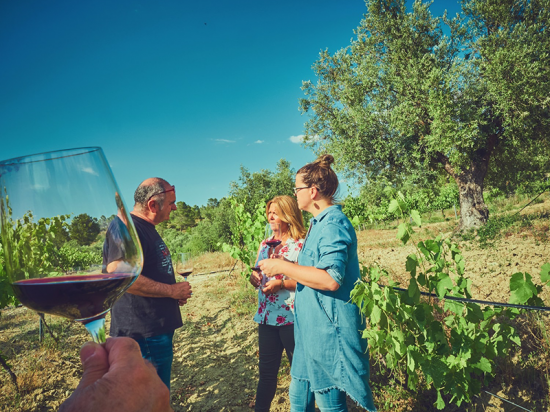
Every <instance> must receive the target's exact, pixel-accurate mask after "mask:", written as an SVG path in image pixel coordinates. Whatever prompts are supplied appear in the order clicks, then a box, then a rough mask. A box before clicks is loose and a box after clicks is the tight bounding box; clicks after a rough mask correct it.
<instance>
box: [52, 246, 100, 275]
mask: <svg viewBox="0 0 550 412" xmlns="http://www.w3.org/2000/svg"><path fill="white" fill-rule="evenodd" d="M98 244H99V242H98ZM101 253H102V251H101V249H97V248H93V247H90V246H80V245H78V243H77V242H76V241H74V240H72V241H70V242H68V243H65V244H64V245H63V246H62V247H61V248H60V249H59V251H58V255H57V259H56V260H57V268H58V270H59V271H60V272H63V273H64V272H67V271H71V270H74V269H77V268H87V267H89V266H91V265H101V262H102V255H101Z"/></svg>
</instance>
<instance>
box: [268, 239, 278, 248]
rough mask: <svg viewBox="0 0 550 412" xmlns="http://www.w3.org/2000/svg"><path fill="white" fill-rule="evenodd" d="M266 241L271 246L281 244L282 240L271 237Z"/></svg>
mask: <svg viewBox="0 0 550 412" xmlns="http://www.w3.org/2000/svg"><path fill="white" fill-rule="evenodd" d="M265 243H266V244H267V246H269V247H277V246H279V245H280V244H281V241H280V240H278V239H270V240H266V241H265Z"/></svg>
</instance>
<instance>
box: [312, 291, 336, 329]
mask: <svg viewBox="0 0 550 412" xmlns="http://www.w3.org/2000/svg"><path fill="white" fill-rule="evenodd" d="M315 297H316V298H317V303H318V304H319V307H321V308H322V309H323V311H324V312H325V315H326V316H327V319H328V320H329V322H330V323H331V324H332V326H334V327H337V326H338V315H337V311H336V301H335V299H334V298H333V297H332V296H328V295H327V294H325V292H324V291H319V290H315Z"/></svg>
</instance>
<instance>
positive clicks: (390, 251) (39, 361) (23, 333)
mask: <svg viewBox="0 0 550 412" xmlns="http://www.w3.org/2000/svg"><path fill="white" fill-rule="evenodd" d="M539 207H543V208H544V207H547V209H546V210H550V202H547V203H544V204H543V205H542V206H539ZM546 229H547V227H546ZM451 230H452V226H451V222H446V223H441V224H433V225H427V226H426V227H424V228H423V229H422V230H420V231H419V233H418V235H417V236H418V237H417V238H416V241H417V240H419V239H426V238H429V237H433V236H434V235H436V234H438V233H444V234H446V235H451ZM395 235H396V231H395V230H370V231H363V232H359V233H358V238H359V244H360V248H359V249H360V256H361V259H362V261H363V264H365V265H370V264H372V263H378V264H380V265H381V266H383V267H385V268H387V269H388V270H389V272H390V274H391V276H392V278H394V279H395V280H400V281H401V282H402V283H403V284H404V285H406V284H407V282H406V281H405V279H406V277H405V270H404V262H405V258H406V256H407V255H408V254H410V253H412V252H413V251H414V249H413V248H412V246H405V247H404V246H400V244H399V242H398V241H396V240H395ZM461 248H462V250H463V254H464V256H465V259H466V272H467V274H468V276H470V277H471V278H472V281H473V288H472V289H473V293H474V298H477V299H483V300H492V301H497V302H507V301H508V297H509V296H508V294H507V290H508V289H509V287H508V284H509V278H510V276H511V275H512V274H513V273H515V272H519V271H522V272H523V271H526V272H529V273H530V274H531V275H533V279H535V280H536V279H538V273H539V271H540V267H541V265H542V264H543V263H546V262H548V261H550V256H549V253H548V252H549V249H550V246H549V244H548V243H547V242H544V241H540V240H537V239H536V238H535V237H534V236H532V235H530V234H529V233H527V232H521V233H512V234H509V235H508V236H505V237H504V238H503V239H502V240H500V241H498V242H497V243H496V245H495V247H493V248H489V249H480V248H479V247H478V246H477V244H476V243H475V242H461ZM205 259H210V260H205V261H202V262H200V263H199V264H197V265H196V266H195V273H208V272H211V271H217V270H220V269H222V268H227V269H229V268H231V267H232V262H231V260H230V259H229V258H228V257H227V256H224V255H222V254H217V255H214V256H210V257H208V258H205ZM239 271H240V267H239V265H237V267H235V268H234V270H233V272H232V273H231V274H230V273H229V270H226V271H225V272H218V273H210V274H204V275H197V276H192V277H190V278H189V280H190V282H191V283H192V285H193V299H191V300H190V301H189V303H188V304H187V305H185V306H184V307H182V317H183V320H184V326H183V328H181V329H180V330H178V331H177V332H176V335H175V345H174V349H175V358H174V367H173V371H172V378H173V380H172V394H171V395H172V405H173V408H174V410H175V411H235V412H239V411H243V412H250V411H252V410H253V402H254V394H255V389H256V384H257V378H258V367H257V362H258V358H257V337H256V335H257V334H256V324H255V323H254V322H253V321H252V313H251V312H253V310H254V308H255V303H254V300H255V297H254V295H253V293H251V292H248V293H246V292H243V291H242V288H239V282H241V280H240V278H239V275H238V272H239ZM405 287H406V286H405ZM250 289H251V288H250ZM544 300H545V302H546V303H547V304H550V296H548V293H547V292H546V295H545V296H544ZM46 320H47V321H48V323H49V324H50V326H51V327H52V329H53V331H54V334H56V335H57V336H58V337H59V341H60V342H59V343H55V342H54V340H53V339H52V338H51V337H49V336H46V337H45V339H44V341H43V342H42V343H39V342H38V330H37V325H38V321H37V316H36V315H35V314H34V313H33V312H32V311H30V310H27V309H25V308H23V307H20V308H11V309H5V310H2V312H1V316H0V350H1V351H2V353H3V354H4V356H5V358H6V360H7V361H8V362H9V363H10V364H11V366H12V368H13V371H14V372H15V373H16V374H17V376H18V383H19V393H16V391H15V390H14V387H13V385H12V383H11V381H10V379H9V376H8V374H7V373H6V372H5V371H3V370H0V411H10V412H11V411H14V412H20V411H40V412H42V411H54V410H57V409H58V407H59V405H60V403H61V402H62V401H63V400H64V399H66V398H67V397H68V396H69V395H70V393H71V392H72V391H73V390H74V388H75V387H76V385H77V383H78V380H79V377H80V374H81V367H80V362H79V358H78V351H79V348H80V346H81V345H82V344H83V343H84V342H86V341H87V340H88V336H87V333H86V332H85V330H84V327H83V326H81V325H79V324H75V323H74V322H69V321H66V320H64V319H61V318H56V317H50V316H46ZM279 378H280V379H279V386H278V389H277V394H276V396H275V399H274V401H273V404H272V409H271V410H272V411H277V412H279V411H280V412H282V411H288V410H289V402H288V385H289V382H290V379H289V365H288V363H287V362H286V360H285V361H284V362H283V365H282V367H281V370H280V373H279ZM509 389H510V388H500V389H499V388H496V389H495V392H494V393H496V394H500V395H501V396H504V397H505V398H507V399H513V400H514V401H516V402H517V403H520V404H521V405H524V406H529V397H530V396H533V392H532V391H531V392H529V391H530V389H529V388H526V389H520V390H519V392H521V393H516V394H513V396H512V395H511V394H512V392H513V391H511V390H509ZM536 390H538V389H535V391H536ZM544 390H545V391H546V393H547V394H548V392H547V391H548V388H546V387H545V389H544ZM376 396H377V399H376V401H377V402H378V404H379V405H382V404H383V403H384V402H385V399H384V393H380V392H378V393H377V395H376ZM537 396H541V395H540V394H537ZM542 396H544V395H542ZM546 396H547V395H546ZM433 401H435V399H432V400H430V399H428V400H427V401H423V402H420V403H418V402H417V403H416V404H415V401H414V400H412V401H411V400H410V399H409V400H407V401H403V403H399V402H396V403H395V404H394V405H386V406H385V407H384V408H380V409H381V410H387V411H389V410H399V411H423V410H427V411H429V410H433V407H432V406H431V405H432V403H433ZM426 405H429V406H426ZM359 410H362V409H359V408H356V407H355V406H353V405H351V403H350V411H351V412H356V411H359ZM447 410H472V411H473V410H475V411H490V412H494V411H500V410H506V411H512V410H521V409H519V408H515V407H510V406H509V405H507V404H505V403H503V402H502V401H500V400H499V399H497V398H491V397H490V396H489V395H487V394H484V395H483V396H482V397H480V398H477V400H476V406H475V407H473V406H472V405H470V406H469V407H468V408H467V409H465V408H463V409H456V408H448V409H447Z"/></svg>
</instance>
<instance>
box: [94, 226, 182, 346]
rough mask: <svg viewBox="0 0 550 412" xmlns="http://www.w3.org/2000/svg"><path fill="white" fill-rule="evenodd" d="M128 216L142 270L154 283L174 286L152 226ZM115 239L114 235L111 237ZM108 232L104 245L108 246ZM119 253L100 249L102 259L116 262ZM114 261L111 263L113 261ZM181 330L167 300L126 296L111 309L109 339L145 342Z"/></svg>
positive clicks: (166, 257) (163, 247)
mask: <svg viewBox="0 0 550 412" xmlns="http://www.w3.org/2000/svg"><path fill="white" fill-rule="evenodd" d="M131 216H132V220H133V221H134V225H135V227H136V231H137V234H138V237H139V240H140V242H141V247H142V249H143V270H142V272H141V274H140V276H146V277H148V278H149V279H151V280H154V281H155V282H160V283H166V284H169V285H173V284H174V283H176V277H175V275H174V269H173V267H172V259H171V257H170V251H169V250H168V248H167V247H166V245H165V244H164V241H163V240H162V238H161V237H160V235H159V234H158V232H157V231H156V229H155V225H153V224H152V223H149V222H147V221H146V220H144V219H141V218H140V217H137V216H134V215H131ZM115 236H116V234H115ZM108 237H109V230H108V231H107V239H106V244H108ZM120 253H122V254H123V253H124V252H123V251H116V250H112V247H109V248H108V250H105V248H104V257H107V259H112V258H115V257H117V255H118V258H120V256H121V255H120ZM115 259H116V258H115ZM113 260H114V259H113ZM182 326H183V322H182V320H181V313H180V308H179V305H178V301H177V300H175V299H171V298H150V297H144V296H137V295H133V294H131V293H128V292H126V293H125V294H124V295H122V296H121V297H120V299H119V300H117V301H116V302H115V304H114V305H113V308H112V309H111V330H110V334H111V336H129V337H131V338H134V339H142V338H149V337H151V336H156V335H162V334H165V333H170V332H173V331H174V330H175V329H177V328H180V327H182Z"/></svg>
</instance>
